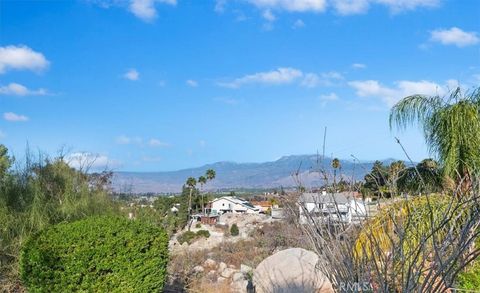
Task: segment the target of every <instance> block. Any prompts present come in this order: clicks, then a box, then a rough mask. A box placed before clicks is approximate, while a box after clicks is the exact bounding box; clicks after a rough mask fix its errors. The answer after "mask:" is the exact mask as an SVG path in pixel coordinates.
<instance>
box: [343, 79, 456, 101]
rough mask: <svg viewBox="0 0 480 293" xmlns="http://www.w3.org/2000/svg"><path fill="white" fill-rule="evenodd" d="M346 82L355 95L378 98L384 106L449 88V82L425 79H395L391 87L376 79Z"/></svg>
mask: <svg viewBox="0 0 480 293" xmlns="http://www.w3.org/2000/svg"><path fill="white" fill-rule="evenodd" d="M348 84H349V85H350V86H351V87H352V88H353V89H354V90H355V92H356V94H357V96H360V97H375V98H379V99H380V100H381V101H382V102H383V103H384V104H385V105H386V106H388V107H391V106H393V105H395V103H397V102H398V101H399V100H400V99H402V98H404V97H406V96H410V95H415V94H420V95H443V94H445V93H446V92H447V91H448V90H449V84H451V82H450V81H449V82H447V84H446V85H443V86H442V85H440V84H438V83H435V82H432V81H427V80H420V81H409V80H401V81H396V82H395V83H394V86H391V87H389V86H385V85H383V84H381V83H380V82H379V81H377V80H363V81H351V82H349V83H348Z"/></svg>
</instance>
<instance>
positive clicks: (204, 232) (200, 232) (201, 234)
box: [197, 230, 210, 238]
mask: <svg viewBox="0 0 480 293" xmlns="http://www.w3.org/2000/svg"><path fill="white" fill-rule="evenodd" d="M197 236H198V237H205V238H208V237H210V232H208V231H207V230H198V231H197Z"/></svg>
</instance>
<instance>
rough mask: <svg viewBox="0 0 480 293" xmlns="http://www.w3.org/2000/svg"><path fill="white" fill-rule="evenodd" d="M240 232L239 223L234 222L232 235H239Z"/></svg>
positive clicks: (231, 229)
mask: <svg viewBox="0 0 480 293" xmlns="http://www.w3.org/2000/svg"><path fill="white" fill-rule="evenodd" d="M238 234H240V231H239V230H238V226H237V224H232V227H231V228H230V235H232V236H238Z"/></svg>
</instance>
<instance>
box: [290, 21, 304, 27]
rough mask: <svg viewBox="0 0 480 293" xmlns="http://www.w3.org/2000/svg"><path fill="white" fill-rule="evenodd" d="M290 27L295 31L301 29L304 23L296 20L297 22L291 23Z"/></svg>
mask: <svg viewBox="0 0 480 293" xmlns="http://www.w3.org/2000/svg"><path fill="white" fill-rule="evenodd" d="M292 27H293V28H295V29H297V28H302V27H305V23H304V22H303V20H301V19H297V20H295V22H294V23H293V25H292Z"/></svg>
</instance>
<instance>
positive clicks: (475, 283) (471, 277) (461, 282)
mask: <svg viewBox="0 0 480 293" xmlns="http://www.w3.org/2000/svg"><path fill="white" fill-rule="evenodd" d="M458 287H459V288H460V289H464V290H477V289H478V288H480V263H479V262H478V261H476V262H475V263H474V264H473V266H472V267H470V268H468V269H467V271H466V272H462V273H460V274H459V275H458Z"/></svg>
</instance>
